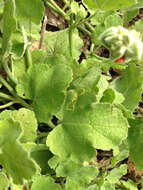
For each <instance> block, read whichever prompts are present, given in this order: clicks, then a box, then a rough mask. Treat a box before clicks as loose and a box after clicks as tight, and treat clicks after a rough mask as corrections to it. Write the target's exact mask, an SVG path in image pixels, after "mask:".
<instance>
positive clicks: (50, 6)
mask: <svg viewBox="0 0 143 190" xmlns="http://www.w3.org/2000/svg"><path fill="white" fill-rule="evenodd" d="M46 5H47V6H48V7H49V8H51V9H52V10H53V11H54V12H55V13H57V14H59V12H58V11H57V9H56V8H55V7H54V6H53V5H51V3H49V2H46Z"/></svg>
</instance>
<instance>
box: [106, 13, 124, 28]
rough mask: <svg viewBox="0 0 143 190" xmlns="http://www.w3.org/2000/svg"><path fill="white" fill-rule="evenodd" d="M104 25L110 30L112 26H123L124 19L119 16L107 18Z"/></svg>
mask: <svg viewBox="0 0 143 190" xmlns="http://www.w3.org/2000/svg"><path fill="white" fill-rule="evenodd" d="M104 25H105V27H106V28H110V27H111V26H119V25H120V26H122V25H123V20H122V18H121V17H120V16H119V15H117V14H114V15H109V16H107V17H106V19H105V21H104Z"/></svg>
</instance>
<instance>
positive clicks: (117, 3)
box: [84, 0, 136, 10]
mask: <svg viewBox="0 0 143 190" xmlns="http://www.w3.org/2000/svg"><path fill="white" fill-rule="evenodd" d="M84 3H85V4H86V5H87V6H88V7H89V8H95V9H101V10H118V9H124V8H127V7H129V6H131V5H133V4H135V3H136V0H125V1H122V0H112V1H110V0H106V1H105V0H96V1H94V0H84Z"/></svg>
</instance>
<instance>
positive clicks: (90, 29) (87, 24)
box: [85, 22, 95, 33]
mask: <svg viewBox="0 0 143 190" xmlns="http://www.w3.org/2000/svg"><path fill="white" fill-rule="evenodd" d="M85 26H86V27H87V28H88V29H89V31H90V32H92V33H93V32H94V30H95V29H94V28H93V27H92V26H91V25H90V24H89V23H88V22H85Z"/></svg>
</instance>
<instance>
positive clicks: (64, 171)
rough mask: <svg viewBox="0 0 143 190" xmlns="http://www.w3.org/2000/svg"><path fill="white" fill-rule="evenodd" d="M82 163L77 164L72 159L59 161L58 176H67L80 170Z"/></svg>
mask: <svg viewBox="0 0 143 190" xmlns="http://www.w3.org/2000/svg"><path fill="white" fill-rule="evenodd" d="M82 167H83V166H82V164H77V163H75V162H73V161H71V160H67V161H66V160H65V161H59V164H58V166H57V167H56V175H57V177H67V176H72V175H74V173H76V172H78V171H79V170H80V169H81V168H82Z"/></svg>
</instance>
